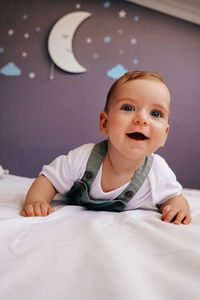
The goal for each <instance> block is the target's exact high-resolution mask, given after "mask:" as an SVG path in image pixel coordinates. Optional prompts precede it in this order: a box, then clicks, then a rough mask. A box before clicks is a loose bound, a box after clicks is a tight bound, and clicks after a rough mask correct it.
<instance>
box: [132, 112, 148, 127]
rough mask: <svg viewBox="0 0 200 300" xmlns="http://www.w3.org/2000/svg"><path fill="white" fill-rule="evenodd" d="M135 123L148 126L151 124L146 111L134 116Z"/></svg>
mask: <svg viewBox="0 0 200 300" xmlns="http://www.w3.org/2000/svg"><path fill="white" fill-rule="evenodd" d="M134 123H136V124H138V125H143V126H147V125H149V118H148V116H147V115H146V114H145V113H137V114H136V116H135V118H134Z"/></svg>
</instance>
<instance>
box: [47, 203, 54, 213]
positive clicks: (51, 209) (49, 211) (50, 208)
mask: <svg viewBox="0 0 200 300" xmlns="http://www.w3.org/2000/svg"><path fill="white" fill-rule="evenodd" d="M54 211H55V209H54V208H53V207H51V206H50V205H49V207H48V215H50V214H51V213H53V212H54Z"/></svg>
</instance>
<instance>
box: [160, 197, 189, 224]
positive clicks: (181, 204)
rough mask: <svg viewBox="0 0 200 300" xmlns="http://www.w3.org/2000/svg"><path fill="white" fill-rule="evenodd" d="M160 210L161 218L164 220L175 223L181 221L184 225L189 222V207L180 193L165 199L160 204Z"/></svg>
mask: <svg viewBox="0 0 200 300" xmlns="http://www.w3.org/2000/svg"><path fill="white" fill-rule="evenodd" d="M161 211H162V217H161V220H162V221H164V222H168V223H169V222H173V223H174V224H177V225H179V224H181V223H183V224H184V225H186V224H189V223H190V222H191V215H190V207H189V205H188V202H187V200H186V199H185V198H184V197H183V196H182V195H180V196H178V197H174V198H172V199H170V200H168V201H166V202H165V203H164V204H163V205H162V206H161Z"/></svg>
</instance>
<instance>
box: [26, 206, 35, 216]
mask: <svg viewBox="0 0 200 300" xmlns="http://www.w3.org/2000/svg"><path fill="white" fill-rule="evenodd" d="M24 210H25V212H26V214H27V216H28V217H34V216H35V213H34V209H33V206H32V205H31V204H28V205H27V206H25V207H24Z"/></svg>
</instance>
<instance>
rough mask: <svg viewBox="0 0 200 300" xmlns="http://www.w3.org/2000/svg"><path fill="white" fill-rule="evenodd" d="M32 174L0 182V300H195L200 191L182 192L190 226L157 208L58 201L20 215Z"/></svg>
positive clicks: (199, 294)
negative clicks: (46, 210) (114, 208)
mask: <svg viewBox="0 0 200 300" xmlns="http://www.w3.org/2000/svg"><path fill="white" fill-rule="evenodd" d="M32 181H33V179H30V178H24V177H18V176H14V175H7V176H4V177H3V178H1V179H0V295H1V299H2V300H32V299H33V300H44V299H48V300H55V299H58V300H64V299H65V300H66V299H69V300H130V299H131V300H146V299H148V300H169V299H171V300H179V299H180V300H186V299H187V300H188V299H191V300H199V299H200V190H190V189H185V190H184V194H185V196H186V197H187V199H188V200H189V203H190V206H191V211H192V223H191V224H190V225H174V224H167V223H164V222H162V221H161V220H160V217H161V215H160V214H159V213H158V212H157V211H146V210H134V211H125V212H122V213H114V212H95V211H88V210H86V209H84V208H82V207H78V206H57V207H56V211H55V212H54V213H53V214H51V215H49V216H48V217H33V218H24V217H21V216H20V215H19V211H20V209H21V206H22V203H23V202H24V198H25V194H26V192H27V190H28V188H29V186H30V184H31V183H32Z"/></svg>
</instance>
